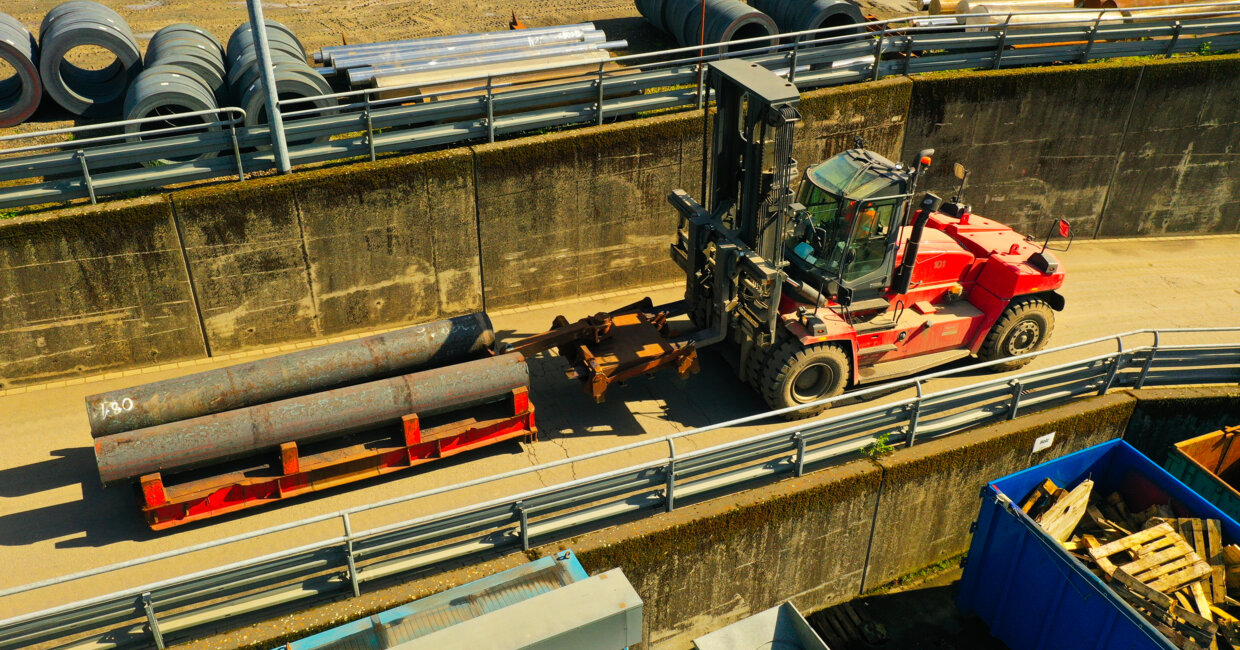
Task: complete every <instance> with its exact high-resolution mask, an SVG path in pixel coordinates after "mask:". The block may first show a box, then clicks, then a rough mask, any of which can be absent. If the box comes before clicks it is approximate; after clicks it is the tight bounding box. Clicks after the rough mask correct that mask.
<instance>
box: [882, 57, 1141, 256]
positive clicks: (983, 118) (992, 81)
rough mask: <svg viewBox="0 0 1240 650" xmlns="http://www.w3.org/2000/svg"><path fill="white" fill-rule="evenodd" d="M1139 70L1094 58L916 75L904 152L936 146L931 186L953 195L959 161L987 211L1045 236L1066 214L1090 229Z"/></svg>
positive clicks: (970, 191) (977, 203)
mask: <svg viewBox="0 0 1240 650" xmlns="http://www.w3.org/2000/svg"><path fill="white" fill-rule="evenodd" d="M1140 76H1141V68H1140V67H1137V66H1132V65H1114V64H1093V65H1083V66H1063V67H1054V68H1027V69H1019V70H1001V71H987V72H969V73H962V74H943V75H926V76H922V77H917V78H916V79H915V80H914V83H913V92H912V100H911V103H910V106H909V117H908V130H907V132H906V133H905V137H904V155H903V157H902V158H901V160H902V161H905V162H908V161H911V160H913V159H914V158H915V157H916V155H917V152H918V151H920V150H922V149H926V148H932V149H934V150H935V163H934V164H933V165H932V166H931V168H930V172H929V174H928V175H927V177H926V180H925V181H924V183H923V185H922V187H923V188H924V189H927V190H932V191H935V192H937V193H939V195H940V196H942V197H943V198H944V199H947V198H949V197H950V196H951V194H952V190H953V189H954V188H955V187H956V185H957V183H958V181H956V179H955V178H954V177H953V176H952V164H953V163H956V162H959V163H962V164H964V165H965V166H966V167H968V168H969V169H970V170H971V171H972V175H971V176H970V177H969V186H968V188H967V189H966V192H965V198H966V202H968V203H971V204H972V205H973V207H974V209H975V210H976V211H977V212H978V213H979V214H982V215H983V216H988V217H991V218H993V219H996V220H998V221H999V222H1001V223H1005V224H1007V225H1009V226H1011V227H1013V228H1015V229H1016V230H1017V231H1019V232H1022V233H1026V234H1035V235H1036V236H1038V237H1039V238H1040V237H1041V236H1043V235H1044V234H1045V232H1046V231H1047V229H1048V228H1049V227H1050V225H1051V223H1052V222H1053V221H1054V220H1055V219H1058V218H1064V219H1068V220H1069V221H1070V222H1071V223H1072V226H1073V227H1074V228H1075V229H1076V231H1077V233H1078V236H1086V237H1088V236H1090V235H1092V233H1093V232H1094V230H1095V228H1096V225H1097V218H1098V215H1100V214H1101V213H1102V210H1103V206H1104V203H1105V201H1106V197H1107V187H1108V185H1109V183H1110V179H1111V172H1112V170H1113V169H1114V168H1115V161H1116V158H1117V156H1118V154H1119V151H1120V150H1121V144H1122V142H1123V140H1124V123H1125V117H1126V114H1127V111H1128V109H1129V107H1130V106H1131V104H1132V97H1133V92H1134V91H1135V89H1136V86H1137V82H1138V80H1139V78H1140ZM1121 214H1122V213H1121Z"/></svg>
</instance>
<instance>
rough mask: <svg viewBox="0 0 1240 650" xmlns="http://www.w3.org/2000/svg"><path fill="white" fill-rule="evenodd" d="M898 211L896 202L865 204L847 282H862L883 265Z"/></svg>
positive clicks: (851, 247)
mask: <svg viewBox="0 0 1240 650" xmlns="http://www.w3.org/2000/svg"><path fill="white" fill-rule="evenodd" d="M895 209H896V202H895V201H882V202H877V203H875V202H870V201H865V202H862V204H861V206H860V207H859V209H858V210H857V218H856V223H855V224H854V226H853V231H852V241H851V242H850V244H849V250H850V251H851V252H852V261H851V262H850V263H849V264H848V267H847V268H846V269H844V281H845V282H853V281H856V280H859V279H861V278H863V277H865V276H866V275H869V274H870V273H872V272H874V271H876V270H878V269H880V268H881V267H882V266H883V260H884V258H885V257H886V256H887V242H888V240H889V239H890V235H891V224H892V219H893V217H894V215H895Z"/></svg>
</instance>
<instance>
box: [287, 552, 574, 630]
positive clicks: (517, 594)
mask: <svg viewBox="0 0 1240 650" xmlns="http://www.w3.org/2000/svg"><path fill="white" fill-rule="evenodd" d="M587 577H588V576H587V575H586V572H585V569H583V568H582V567H581V563H580V562H578V561H577V556H576V555H573V552H572V551H564V552H562V553H559V554H556V555H555V556H552V557H545V558H540V559H538V560H535V561H533V562H530V563H528V564H523V565H521V566H519V567H516V568H514V569H509V570H507V571H502V572H500V573H497V574H495V575H492V576H488V577H486V578H482V579H480V580H475V581H474V582H471V583H468V584H465V585H461V586H460V587H456V588H453V589H449V590H447V591H444V592H442V593H438V594H435V595H433V596H427V597H426V598H423V599H421V600H416V601H414V602H412V603H409V604H408V605H402V606H401V607H397V608H395V609H389V610H387V611H385V612H381V613H379V614H376V615H375V616H371V617H370V618H369V619H362V620H359V621H354V622H352V623H348V624H346V625H342V626H340V627H336V628H333V629H331V630H327V631H325V632H321V633H319V634H316V635H314V636H311V637H308V638H305V639H302V640H300V641H294V642H293V643H290V644H288V646H286V648H287V650H382V649H383V648H389V647H392V646H394V645H397V644H400V643H403V642H405V641H409V640H412V639H416V638H418V637H420V636H424V635H426V634H430V633H431V632H434V631H436V630H441V629H444V628H446V627H450V626H452V625H456V624H457V623H460V622H462V621H466V620H469V619H472V618H475V617H477V616H480V615H482V614H485V613H488V612H492V611H495V610H497V609H502V608H504V607H507V606H508V605H512V604H513V603H518V602H521V601H523V600H527V599H529V598H532V597H534V596H537V595H539V594H544V593H547V592H550V591H553V590H555V589H558V588H560V587H563V586H565V585H568V584H571V583H573V582H577V581H578V580H584V579H586V578H587Z"/></svg>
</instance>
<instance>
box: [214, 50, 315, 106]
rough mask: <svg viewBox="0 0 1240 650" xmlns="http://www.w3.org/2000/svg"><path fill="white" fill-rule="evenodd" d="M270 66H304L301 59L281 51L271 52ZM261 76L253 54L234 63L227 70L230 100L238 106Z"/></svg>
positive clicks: (255, 55)
mask: <svg viewBox="0 0 1240 650" xmlns="http://www.w3.org/2000/svg"><path fill="white" fill-rule="evenodd" d="M271 63H272V65H286V66H287V65H294V66H296V65H305V62H304V61H302V60H301V59H299V58H297V57H294V56H293V55H291V54H289V53H288V52H285V51H283V50H271ZM262 74H263V72H262V69H261V68H259V66H258V55H257V54H254V53H253V52H251V53H250V55H249V56H246V57H242V58H241V60H240V62H239V63H234V64H233V66H232V67H231V68H229V69H228V88H229V93H230V96H231V97H232V100H233V101H234V102H236V103H237V104H238V105H239V104H240V103H241V101H242V98H243V97H244V96H245V91H246V89H247V88H249V87H250V86H251V85H252V84H253V83H254V82H255V81H256V80H258V78H259V77H261V76H262Z"/></svg>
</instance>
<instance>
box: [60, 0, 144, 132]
mask: <svg viewBox="0 0 1240 650" xmlns="http://www.w3.org/2000/svg"><path fill="white" fill-rule="evenodd" d="M90 45H93V46H98V47H102V48H104V49H106V50H108V51H109V52H111V53H112V54H113V55H114V56H115V57H116V60H115V61H113V62H112V63H111V64H110V65H108V66H107V67H105V68H103V69H100V70H89V69H85V68H80V67H78V66H76V65H73V64H72V63H69V62H68V61H66V60H65V55H67V54H68V53H69V52H70V51H71V50H73V49H76V48H79V47H85V46H90ZM141 71H142V55H141V51H140V50H139V49H138V41H137V39H136V38H134V35H133V31H132V30H130V29H129V24H128V23H126V22H125V19H123V18H121V17H120V14H118V13H116V12H115V11H112V10H111V9H108V8H107V7H105V6H103V5H101V4H98V3H96V2H88V1H87V0H71V1H70V2H66V3H64V4H62V5H59V6H57V7H56V8H54V9H52V10H51V11H49V12H47V15H46V16H44V17H43V24H42V26H41V27H40V29H39V74H40V76H41V77H42V80H43V88H44V90H45V91H46V92H47V94H48V95H50V96H51V98H52V99H54V100H56V103H57V104H60V105H61V106H62V107H64V108H65V110H67V111H69V112H71V113H73V114H75V115H82V116H88V117H94V116H101V115H102V116H111V115H116V114H117V113H119V112H120V110H121V107H122V104H123V102H124V99H125V92H126V91H127V90H128V88H129V85H130V83H132V82H133V80H134V78H135V77H137V76H138V73H139V72H141Z"/></svg>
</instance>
